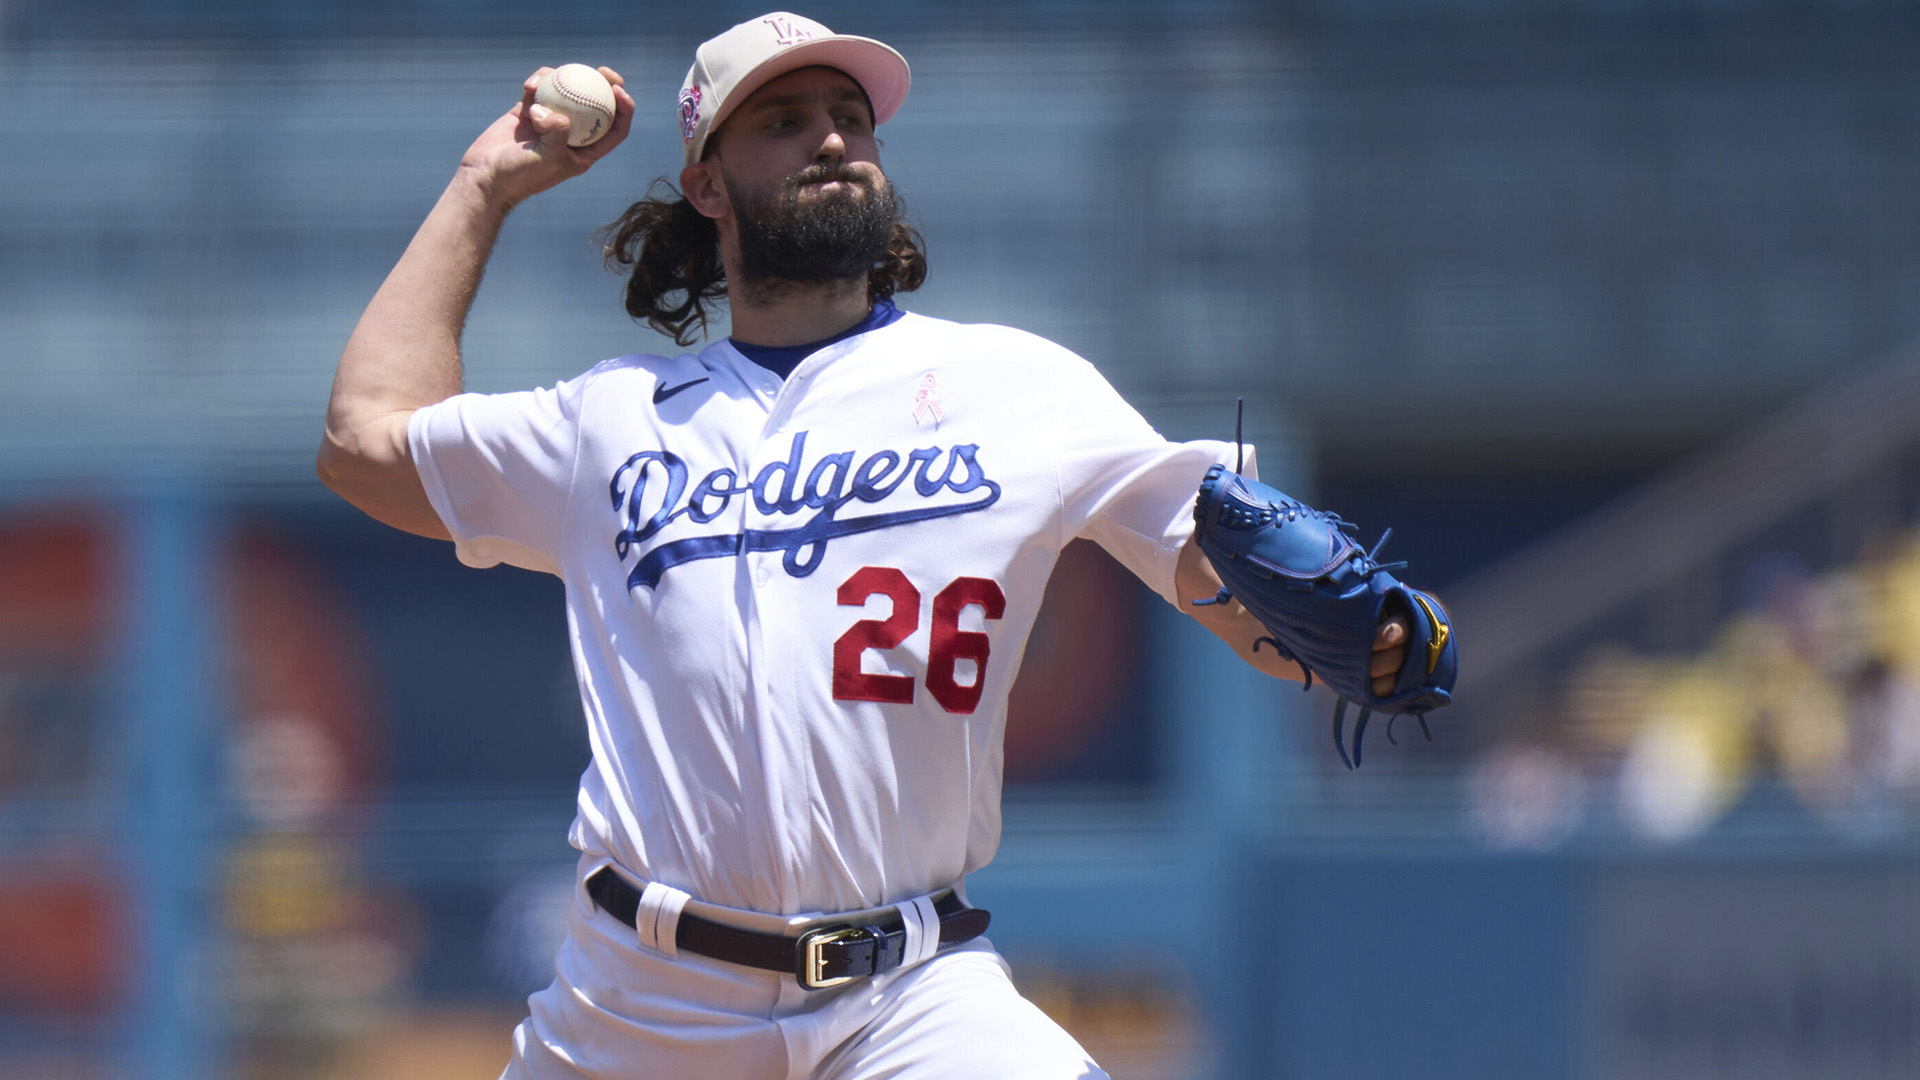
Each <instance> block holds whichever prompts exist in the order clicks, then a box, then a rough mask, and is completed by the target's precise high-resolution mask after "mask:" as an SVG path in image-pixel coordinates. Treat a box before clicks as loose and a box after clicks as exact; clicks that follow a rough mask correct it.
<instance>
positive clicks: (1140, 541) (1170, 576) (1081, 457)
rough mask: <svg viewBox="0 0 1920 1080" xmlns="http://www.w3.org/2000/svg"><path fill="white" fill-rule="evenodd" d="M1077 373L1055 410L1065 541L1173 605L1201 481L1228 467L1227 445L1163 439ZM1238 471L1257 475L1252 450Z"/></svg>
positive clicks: (1104, 386) (1094, 376)
mask: <svg viewBox="0 0 1920 1080" xmlns="http://www.w3.org/2000/svg"><path fill="white" fill-rule="evenodd" d="M1075 359H1076V361H1077V363H1078V366H1079V368H1080V370H1078V371H1077V372H1076V373H1075V375H1074V377H1073V378H1072V379H1071V380H1070V384H1071V385H1072V386H1073V387H1074V389H1073V391H1072V394H1073V396H1072V397H1070V398H1069V399H1068V400H1067V401H1066V402H1065V403H1064V407H1063V408H1062V409H1061V415H1062V417H1063V424H1064V427H1063V429H1062V432H1061V445H1060V452H1059V456H1058V457H1057V458H1056V461H1057V462H1058V472H1059V479H1060V502H1061V511H1062V516H1063V519H1064V520H1063V524H1064V526H1065V531H1066V535H1067V538H1068V539H1072V538H1076V537H1083V538H1085V539H1088V540H1092V541H1094V542H1095V543H1097V544H1099V545H1100V546H1101V547H1102V548H1104V549H1106V552H1107V554H1109V555H1112V556H1113V557H1114V558H1115V559H1116V560H1118V561H1119V562H1120V564H1121V565H1122V566H1125V567H1126V568H1127V569H1128V570H1131V571H1133V573H1134V575H1135V576H1136V577H1138V578H1139V579H1140V580H1141V581H1143V582H1146V584H1147V586H1148V587H1149V588H1151V589H1153V591H1155V592H1157V593H1159V594H1160V595H1161V597H1162V598H1164V599H1165V600H1166V601H1167V602H1168V603H1170V604H1178V603H1179V597H1178V595H1177V594H1176V593H1175V591H1174V567H1175V565H1176V564H1177V563H1178V561H1179V557H1180V549H1181V547H1182V546H1183V545H1185V544H1186V542H1187V539H1188V538H1189V537H1190V536H1192V535H1193V504H1194V498H1195V495H1196V494H1197V493H1198V491H1199V488H1200V480H1201V478H1202V477H1204V476H1205V475H1206V473H1207V469H1208V468H1210V467H1211V466H1213V465H1214V464H1216V463H1225V464H1227V465H1228V466H1229V467H1231V466H1232V465H1233V463H1234V459H1235V457H1236V455H1235V452H1234V446H1233V444H1232V443H1227V442H1216V441H1212V440H1200V441H1195V442H1169V441H1168V440H1167V439H1165V438H1164V437H1162V436H1161V435H1160V433H1159V432H1157V431H1155V430H1154V429H1153V426H1152V425H1151V424H1148V423H1147V421H1146V418H1145V417H1143V416H1141V415H1140V414H1139V412H1137V411H1136V410H1135V409H1134V408H1133V406H1131V405H1129V404H1127V403H1126V401H1125V400H1124V399H1123V398H1121V397H1120V395H1119V393H1118V392H1116V391H1115V390H1114V389H1113V387H1112V386H1111V385H1109V384H1108V383H1107V380H1106V379H1105V378H1103V377H1101V375H1100V373H1099V372H1098V371H1096V370H1094V368H1093V365H1091V364H1088V363H1086V361H1084V360H1079V359H1078V358H1077V357H1076V358H1075ZM1242 474H1243V475H1245V476H1247V477H1249V478H1252V477H1255V476H1256V475H1257V468H1256V465H1255V462H1254V454H1253V448H1252V447H1251V446H1249V447H1247V448H1246V462H1245V467H1244V468H1243V469H1242Z"/></svg>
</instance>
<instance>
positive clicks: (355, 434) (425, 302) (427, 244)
mask: <svg viewBox="0 0 1920 1080" xmlns="http://www.w3.org/2000/svg"><path fill="white" fill-rule="evenodd" d="M473 173H474V170H471V169H468V168H462V169H461V170H460V171H459V172H458V173H456V174H455V176H454V179H453V182H452V183H450V184H448V185H447V189H446V191H445V192H443V193H442V194H441V196H440V200H439V202H437V203H435V204H434V207H433V210H432V212H431V213H429V214H428V215H427V219H426V221H425V222H423V223H422V224H421V226H420V229H419V231H418V232H416V233H415V234H414V237H413V241H412V242H411V243H409V244H408V245H407V250H406V252H405V253H404V254H402V255H401V256H400V261H399V262H398V263H397V264H395V266H394V268H393V271H392V272H391V273H389V274H388V275H387V279H386V281H385V282H383V283H382V284H381V286H380V290H379V291H378V292H376V293H375V294H374V296H373V300H372V301H371V302H370V303H368V304H367V309H366V311H365V313H363V314H362V315H361V316H360V322H359V323H358V324H357V325H356V326H355V327H354V329H353V335H352V336H351V337H350V338H348V339H347V347H346V349H345V351H343V352H342V353H341V354H340V367H339V370H338V371H337V372H336V373H335V375H334V380H333V396H332V399H331V400H330V401H329V402H328V405H327V442H328V443H329V444H330V445H331V446H333V447H334V448H336V449H339V450H344V451H347V452H350V453H352V454H353V455H355V456H359V455H368V454H371V455H374V456H376V457H385V456H386V454H385V453H383V448H382V447H380V446H378V445H373V444H370V442H371V443H377V442H378V441H380V440H381V439H382V438H383V437H388V438H390V433H389V432H382V431H381V430H379V429H380V428H382V427H383V426H387V427H390V426H391V424H390V423H388V424H384V425H383V423H382V422H383V421H391V420H392V418H394V417H396V416H404V415H405V414H409V413H411V412H413V410H415V409H418V408H420V407H421V406H424V405H431V404H433V403H434V402H436V401H440V400H443V399H445V398H448V397H451V396H452V395H454V394H457V393H459V392H460V333H461V330H462V328H463V327H464V326H465V325H466V320H467V312H468V310H469V309H470V308H471V307H472V306H473V297H474V293H475V292H477V291H478V290H479V288H480V278H481V275H482V274H483V273H484V271H485V269H486V265H487V257H488V256H489V255H490V254H491V253H492V251H493V245H494V242H495V240H497V239H498V238H499V235H500V226H501V224H502V223H503V222H504V221H505V220H506V215H507V210H508V207H507V205H506V204H505V203H504V201H502V200H498V199H492V198H489V197H488V195H487V194H486V192H485V190H484V188H483V186H482V184H481V182H480V181H479V180H478V178H476V177H475V176H474V175H473ZM392 449H395V450H404V447H396V448H392Z"/></svg>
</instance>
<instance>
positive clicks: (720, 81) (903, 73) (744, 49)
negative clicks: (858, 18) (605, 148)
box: [680, 11, 912, 165]
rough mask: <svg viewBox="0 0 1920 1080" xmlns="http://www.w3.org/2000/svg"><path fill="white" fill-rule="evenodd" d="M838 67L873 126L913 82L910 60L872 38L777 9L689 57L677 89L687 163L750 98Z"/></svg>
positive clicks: (897, 103) (894, 109)
mask: <svg viewBox="0 0 1920 1080" xmlns="http://www.w3.org/2000/svg"><path fill="white" fill-rule="evenodd" d="M815 65H820V66H824V67H830V68H837V69H839V70H841V71H844V72H846V73H847V75H848V76H849V77H851V78H852V79H853V81H854V82H857V83H859V84H860V89H862V90H864V91H866V93H867V100H868V101H870V102H872V103H873V122H874V124H875V125H876V126H878V125H880V124H884V123H886V122H887V121H888V120H891V119H893V114H894V113H896V112H898V111H899V110H900V103H901V102H903V101H905V100H906V99H907V84H908V83H909V82H911V81H912V76H911V73H910V72H909V71H908V70H907V61H906V58H905V57H902V56H901V55H900V54H899V53H897V52H895V51H894V50H893V49H892V48H890V47H888V46H887V45H885V44H882V43H881V42H878V41H875V40H873V39H872V38H863V37H854V36H852V35H850V34H836V33H834V32H833V31H831V30H829V29H827V28H826V27H824V26H822V25H820V24H819V23H817V22H814V21H813V20H812V19H809V18H807V17H806V16H804V15H795V14H793V13H792V12H789V11H776V12H773V13H772V14H769V15H762V16H760V17H759V18H757V19H749V20H747V21H746V22H743V23H741V24H740V25H738V26H736V27H734V28H733V29H731V30H729V31H727V32H726V33H724V34H721V35H720V36H719V37H716V38H713V39H711V40H709V41H707V42H706V43H705V44H703V45H701V46H700V48H699V49H697V50H695V51H694V54H693V66H692V67H691V68H688V69H687V81H686V82H684V83H682V84H681V85H680V139H681V142H683V143H684V144H685V146H686V151H687V164H689V165H691V164H693V163H694V162H696V161H699V160H700V155H701V154H702V153H703V152H704V151H705V150H706V148H707V136H708V135H711V134H712V133H713V131H714V129H716V128H718V127H719V126H720V123H721V121H723V120H725V119H726V118H727V116H728V115H729V114H730V113H732V112H733V110H734V108H735V107H736V106H738V105H739V104H740V103H741V102H742V101H745V100H746V99H747V95H749V94H751V93H753V92H754V91H755V90H758V89H760V87H762V86H764V85H766V84H767V82H769V81H770V80H772V79H773V78H775V77H776V76H780V75H785V74H786V73H787V72H789V71H793V70H795V69H796V68H803V67H813V66H815Z"/></svg>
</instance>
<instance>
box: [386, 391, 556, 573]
mask: <svg viewBox="0 0 1920 1080" xmlns="http://www.w3.org/2000/svg"><path fill="white" fill-rule="evenodd" d="M585 382H586V379H585V378H584V377H583V378H581V379H576V380H573V381H572V382H567V383H561V384H560V385H559V386H556V387H553V388H550V389H540V390H528V391H523V392H519V393H511V394H459V395H456V396H454V397H450V398H448V399H446V400H445V401H441V402H438V403H436V404H433V405H429V406H427V407H426V408H423V409H419V410H417V411H415V412H414V414H413V416H412V418H411V419H410V420H409V421H408V422H407V442H408V444H409V446H410V447H411V448H412V451H413V463H414V467H415V468H416V469H418V470H419V473H420V483H421V484H422V485H423V486H424V487H425V488H426V491H427V498H428V500H429V501H431V502H432V503H433V508H434V510H435V512H437V513H438V514H439V515H440V520H441V521H442V522H443V523H445V524H446V526H447V531H448V532H450V533H452V534H453V542H454V550H455V552H456V553H457V554H458V555H459V557H460V561H461V562H463V563H466V564H467V565H468V566H477V567H488V566H497V565H499V564H500V563H510V564H512V565H514V566H519V567H524V568H526V569H528V570H540V571H545V572H546V573H549V574H556V575H557V574H559V573H560V572H561V563H562V541H561V538H562V536H563V535H564V531H565V520H566V511H567V497H568V492H569V491H570V490H571V489H572V486H573V472H574V462H575V458H576V456H577V454H578V448H579V442H580V439H579V433H580V405H581V396H582V394H583V392H584V384H585Z"/></svg>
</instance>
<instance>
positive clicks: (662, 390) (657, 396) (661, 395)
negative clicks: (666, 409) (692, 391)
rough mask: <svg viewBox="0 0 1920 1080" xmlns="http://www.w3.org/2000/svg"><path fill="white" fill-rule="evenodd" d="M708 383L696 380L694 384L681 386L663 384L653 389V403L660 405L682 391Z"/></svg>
mask: <svg viewBox="0 0 1920 1080" xmlns="http://www.w3.org/2000/svg"><path fill="white" fill-rule="evenodd" d="M706 381H707V380H705V379H695V380H693V381H692V382H683V383H681V384H680V385H679V386H668V385H666V384H665V383H661V384H660V385H658V386H655V387H654V388H653V403H654V404H655V405H658V404H660V403H661V402H663V401H665V400H667V399H668V398H670V397H672V396H673V395H675V394H677V393H679V392H680V391H682V390H685V389H686V388H687V387H689V386H699V385H700V384H701V383H703V382H706Z"/></svg>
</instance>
